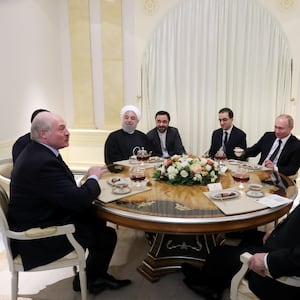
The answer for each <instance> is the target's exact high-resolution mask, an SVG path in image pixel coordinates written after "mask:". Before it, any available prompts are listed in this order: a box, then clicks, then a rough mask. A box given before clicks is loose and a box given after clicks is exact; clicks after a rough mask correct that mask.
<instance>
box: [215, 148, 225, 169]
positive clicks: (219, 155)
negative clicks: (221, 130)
mask: <svg viewBox="0 0 300 300" xmlns="http://www.w3.org/2000/svg"><path fill="white" fill-rule="evenodd" d="M226 158H227V157H226V153H225V151H224V149H223V147H221V148H220V149H219V150H218V151H217V152H216V154H215V160H217V161H218V162H219V164H220V165H222V164H224V160H226Z"/></svg>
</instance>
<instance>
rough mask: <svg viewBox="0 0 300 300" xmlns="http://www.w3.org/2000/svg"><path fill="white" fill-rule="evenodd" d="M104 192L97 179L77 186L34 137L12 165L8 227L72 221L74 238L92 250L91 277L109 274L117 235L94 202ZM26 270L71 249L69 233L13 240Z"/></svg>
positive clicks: (26, 227) (50, 152) (88, 263)
mask: <svg viewBox="0 0 300 300" xmlns="http://www.w3.org/2000/svg"><path fill="white" fill-rule="evenodd" d="M99 194H100V186H99V184H98V182H97V181H96V180H95V179H92V178H90V179H88V180H87V181H86V182H85V183H84V184H83V185H82V186H81V187H77V185H76V182H75V180H74V176H73V174H72V172H71V171H70V170H69V168H68V167H67V166H66V164H65V163H64V162H63V161H62V160H59V159H58V158H57V157H56V156H55V154H54V153H53V152H52V151H51V150H50V149H48V148H47V147H45V146H44V145H42V144H39V143H37V142H34V141H32V142H31V143H29V144H28V146H27V147H26V148H25V149H24V150H23V151H22V152H21V154H20V155H19V157H18V159H17V160H16V162H15V164H14V168H13V171H12V176H11V184H10V203H9V207H8V223H9V227H10V228H11V229H12V230H14V231H23V230H27V229H29V228H32V227H42V228H44V227H48V226H55V225H65V224H69V223H73V224H74V225H75V229H76V231H75V238H76V239H77V240H78V242H79V243H80V244H81V245H82V246H83V247H84V248H88V249H89V256H88V258H87V269H86V271H87V277H88V280H92V279H93V278H97V277H100V276H102V275H104V274H106V272H107V269H108V266H109V263H110V259H111V256H112V254H113V250H114V247H115V244H116V233H115V231H114V230H113V229H112V228H109V227H107V226H106V224H105V222H104V221H103V220H101V219H100V218H98V217H96V213H95V208H94V206H93V205H92V202H93V201H94V200H95V199H96V198H97V196H98V195H99ZM11 246H12V250H13V253H14V255H15V256H16V255H17V254H20V255H21V258H22V261H23V264H24V268H25V269H26V270H28V269H31V268H34V267H37V266H39V265H42V264H46V263H49V262H51V261H54V260H56V259H58V258H60V257H62V256H64V255H66V254H67V253H69V252H70V251H71V250H72V248H71V245H70V243H69V242H68V241H67V239H66V238H65V237H55V238H51V239H37V240H33V241H16V240H14V241H12V244H11Z"/></svg>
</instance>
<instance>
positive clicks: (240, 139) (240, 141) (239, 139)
mask: <svg viewBox="0 0 300 300" xmlns="http://www.w3.org/2000/svg"><path fill="white" fill-rule="evenodd" d="M222 143H223V129H222V128H219V129H217V130H215V131H214V132H213V134H212V137H211V146H210V149H209V151H208V154H209V156H210V157H211V158H214V157H215V154H216V153H217V151H218V150H219V149H220V148H221V147H222ZM235 147H240V148H242V149H246V147H247V142H246V133H245V132H244V131H242V130H241V129H239V128H237V127H235V126H233V127H232V130H231V133H230V136H229V139H228V142H227V145H226V149H225V153H226V156H227V158H228V159H237V157H236V156H235V155H234V152H233V149H234V148H235Z"/></svg>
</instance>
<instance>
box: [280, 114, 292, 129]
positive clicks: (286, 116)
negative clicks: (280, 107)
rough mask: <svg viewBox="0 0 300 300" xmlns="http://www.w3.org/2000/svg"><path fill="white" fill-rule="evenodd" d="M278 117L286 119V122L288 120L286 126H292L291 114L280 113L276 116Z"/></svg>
mask: <svg viewBox="0 0 300 300" xmlns="http://www.w3.org/2000/svg"><path fill="white" fill-rule="evenodd" d="M279 118H285V119H286V120H287V122H288V126H289V127H290V128H293V127H294V119H293V117H292V116H290V115H287V114H281V115H279V116H278V117H277V119H279Z"/></svg>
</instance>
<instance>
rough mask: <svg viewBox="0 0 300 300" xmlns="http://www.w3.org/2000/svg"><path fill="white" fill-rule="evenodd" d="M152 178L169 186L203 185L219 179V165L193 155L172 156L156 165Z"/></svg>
mask: <svg viewBox="0 0 300 300" xmlns="http://www.w3.org/2000/svg"><path fill="white" fill-rule="evenodd" d="M153 177H154V178H156V179H158V180H163V181H166V182H168V183H170V184H186V185H193V184H203V185H206V184H208V183H213V182H216V180H217V179H218V178H219V177H220V166H219V163H217V162H215V161H213V160H212V159H209V158H204V157H198V156H193V155H173V156H172V157H170V158H167V159H165V160H164V162H163V163H161V164H159V165H157V167H156V170H155V172H154V174H153Z"/></svg>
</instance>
